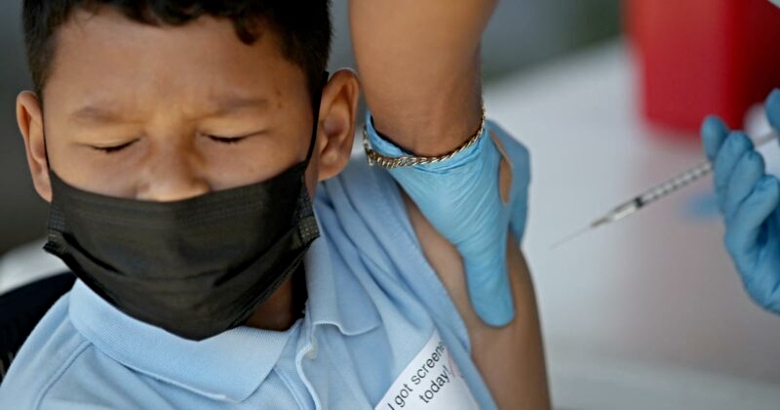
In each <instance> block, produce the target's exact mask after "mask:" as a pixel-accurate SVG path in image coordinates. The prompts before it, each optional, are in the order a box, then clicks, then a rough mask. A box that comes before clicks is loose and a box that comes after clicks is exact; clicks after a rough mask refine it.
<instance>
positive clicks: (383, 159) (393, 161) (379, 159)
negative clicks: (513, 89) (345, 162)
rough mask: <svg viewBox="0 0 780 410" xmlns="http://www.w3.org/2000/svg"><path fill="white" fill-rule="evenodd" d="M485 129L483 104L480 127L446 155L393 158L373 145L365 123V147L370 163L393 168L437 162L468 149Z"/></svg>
mask: <svg viewBox="0 0 780 410" xmlns="http://www.w3.org/2000/svg"><path fill="white" fill-rule="evenodd" d="M484 131H485V107H484V106H482V119H481V120H480V123H479V129H478V130H477V132H476V133H475V134H474V135H472V136H471V138H469V140H468V141H466V142H465V143H464V144H463V145H461V146H460V147H458V148H456V149H455V150H454V151H450V152H448V153H446V154H444V155H439V156H436V157H422V156H415V155H402V156H400V157H396V158H392V157H387V156H384V155H382V154H380V153H378V152H376V151H374V149H373V148H372V147H371V142H370V141H369V140H368V131H367V128H366V125H363V149H365V151H366V158H368V165H371V166H374V165H379V166H380V167H383V168H387V169H392V168H400V167H413V166H415V165H426V164H435V163H437V162H442V161H446V160H448V159H450V158H452V157H454V156H456V155H458V154H460V153H461V152H463V151H464V150H466V149H468V148H469V147H471V146H472V145H474V144H476V143H477V141H479V138H480V137H481V136H482V134H483V133H484Z"/></svg>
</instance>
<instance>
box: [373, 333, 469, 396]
mask: <svg viewBox="0 0 780 410" xmlns="http://www.w3.org/2000/svg"><path fill="white" fill-rule="evenodd" d="M400 409H404V410H409V409H411V410H423V409H424V410H434V409H447V410H459V409H463V410H470V409H478V406H477V402H476V400H474V396H473V395H472V394H471V390H469V387H468V385H467V384H466V380H464V379H463V375H462V374H461V373H460V370H459V369H458V366H457V365H456V364H455V360H453V359H452V356H450V352H449V350H448V349H447V345H445V344H444V342H443V341H442V340H441V337H440V336H439V332H437V331H434V332H433V336H431V339H430V340H428V343H426V344H425V346H424V347H423V348H422V350H420V353H417V356H415V357H414V359H412V361H411V363H409V365H408V366H406V369H404V371H403V372H401V375H400V376H398V379H396V380H395V382H394V383H393V385H392V386H391V387H390V389H389V390H388V391H387V393H385V397H382V400H380V401H379V404H377V405H376V407H374V410H400Z"/></svg>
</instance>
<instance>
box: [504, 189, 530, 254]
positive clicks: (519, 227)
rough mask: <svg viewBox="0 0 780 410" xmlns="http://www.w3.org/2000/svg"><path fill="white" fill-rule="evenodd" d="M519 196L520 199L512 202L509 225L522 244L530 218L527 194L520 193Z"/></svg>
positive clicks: (518, 241)
mask: <svg viewBox="0 0 780 410" xmlns="http://www.w3.org/2000/svg"><path fill="white" fill-rule="evenodd" d="M518 197H519V199H517V200H515V201H513V202H512V203H511V204H510V206H511V207H512V210H511V212H512V213H511V215H510V217H509V218H510V219H509V227H510V228H511V229H512V233H513V234H514V236H515V239H516V240H517V243H518V244H522V243H523V237H524V236H525V226H526V222H527V220H528V198H527V196H526V195H519V196H518Z"/></svg>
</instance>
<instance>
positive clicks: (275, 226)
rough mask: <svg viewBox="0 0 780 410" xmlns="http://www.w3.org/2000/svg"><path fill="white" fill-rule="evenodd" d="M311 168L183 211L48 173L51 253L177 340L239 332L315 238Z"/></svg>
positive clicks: (215, 195) (216, 195) (198, 201)
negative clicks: (89, 187) (83, 188)
mask: <svg viewBox="0 0 780 410" xmlns="http://www.w3.org/2000/svg"><path fill="white" fill-rule="evenodd" d="M319 101H320V98H319V95H317V98H315V104H314V106H315V108H316V109H315V111H314V118H315V121H314V129H313V131H312V138H311V142H310V147H309V153H308V155H307V158H306V160H305V161H303V162H301V163H299V164H297V165H295V166H293V167H292V168H290V169H288V170H287V171H285V172H283V173H282V174H280V175H278V176H276V177H273V178H271V179H269V180H267V181H264V182H260V183H257V184H253V185H248V186H243V187H239V188H234V189H229V190H224V191H218V192H212V193H208V194H205V195H202V196H199V197H195V198H192V199H186V200H182V201H177V202H147V201H138V200H130V199H121V198H113V197H106V196H102V195H98V194H94V193H90V192H85V191H81V190H79V189H76V188H74V187H72V186H69V185H67V184H66V183H64V182H63V181H62V180H61V179H59V177H57V175H56V174H55V173H54V172H53V171H52V172H50V177H51V182H52V195H53V196H52V203H51V211H50V215H49V236H48V243H47V244H46V246H45V249H46V250H47V251H48V252H50V253H52V254H54V255H56V256H58V257H60V258H61V259H62V260H63V261H64V262H65V263H66V264H67V265H68V267H69V268H70V269H71V270H73V272H74V273H75V274H76V275H77V276H78V277H79V279H81V280H82V281H83V282H84V283H86V284H87V285H88V286H89V287H90V288H91V289H92V290H93V291H95V292H96V293H97V294H98V295H100V296H101V297H102V298H103V299H105V300H106V301H108V302H109V303H111V304H112V305H114V306H116V307H117V308H118V309H120V310H121V311H123V312H125V313H126V314H128V315H130V316H132V317H134V318H136V319H138V320H141V321H143V322H146V323H149V324H152V325H155V326H158V327H161V328H163V329H165V330H167V331H169V332H171V333H173V334H176V335H178V336H181V337H184V338H187V339H192V340H202V339H206V338H208V337H211V336H214V335H217V334H219V333H221V332H223V331H225V330H228V329H231V328H234V327H237V326H241V325H243V324H244V323H245V322H246V320H247V319H248V318H249V316H250V315H251V314H252V313H253V312H254V311H255V310H256V309H257V307H258V306H259V305H260V304H262V303H263V301H265V300H266V299H268V297H269V296H271V295H272V294H273V293H274V291H275V290H276V289H277V288H278V287H279V286H280V285H281V284H282V283H283V282H284V281H285V279H287V278H288V277H290V275H291V274H292V273H293V272H294V271H295V270H296V269H297V268H298V267H299V266H300V264H301V262H302V260H303V256H304V254H305V253H306V251H307V250H308V248H309V245H311V243H312V242H313V241H314V240H315V239H316V238H317V237H318V236H319V231H318V229H317V222H316V220H315V218H314V212H313V210H312V204H311V200H310V198H309V194H308V192H307V190H306V184H305V182H304V174H305V172H306V168H307V167H308V164H309V161H310V159H311V155H312V151H313V149H314V141H315V138H316V133H317V121H316V116H317V113H318V112H319V109H318V107H319Z"/></svg>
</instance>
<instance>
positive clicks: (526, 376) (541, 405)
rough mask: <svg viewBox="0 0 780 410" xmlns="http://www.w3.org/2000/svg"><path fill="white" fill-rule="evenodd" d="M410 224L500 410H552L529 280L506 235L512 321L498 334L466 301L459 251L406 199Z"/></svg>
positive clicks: (532, 290) (539, 329)
mask: <svg viewBox="0 0 780 410" xmlns="http://www.w3.org/2000/svg"><path fill="white" fill-rule="evenodd" d="M404 202H405V204H406V208H407V211H408V212H409V218H410V220H411V222H412V226H413V227H414V230H415V232H416V234H417V237H418V239H419V240H420V244H421V245H422V250H423V253H424V254H425V257H426V258H427V259H428V262H429V263H430V264H431V266H432V267H433V269H434V270H435V271H436V272H437V273H438V274H439V277H440V278H441V280H442V282H443V283H444V286H445V287H446V288H447V291H448V292H449V294H450V296H451V297H452V299H453V301H454V302H455V306H456V308H457V309H458V312H459V313H460V315H461V317H462V318H463V321H464V322H465V323H466V328H467V329H468V332H469V338H470V340H471V347H472V351H471V357H472V359H473V360H474V362H475V363H476V365H477V368H478V369H479V371H480V373H481V374H482V377H483V378H484V380H485V383H486V384H487V386H488V388H489V389H490V392H491V394H492V395H493V398H494V399H495V401H496V404H497V405H498V408H500V409H518V410H524V409H528V410H531V409H533V410H539V409H549V408H550V397H549V390H548V385H547V372H546V367H545V359H544V348H543V345H542V333H541V328H540V323H539V315H538V312H537V309H536V296H535V294H534V287H533V282H532V280H531V274H530V272H529V271H528V266H527V265H526V262H525V258H524V256H523V254H522V252H521V251H520V247H519V246H518V245H517V242H515V240H514V237H512V235H511V234H510V238H509V243H508V244H507V247H508V248H507V267H508V269H509V279H510V282H511V284H512V296H513V297H514V300H515V318H514V319H513V320H512V321H511V322H510V323H509V324H508V325H507V326H504V327H501V328H495V327H492V326H488V325H486V324H485V323H484V322H483V321H482V320H481V319H480V318H479V317H478V316H477V314H476V312H475V311H474V309H473V308H472V305H471V301H470V300H469V295H468V288H467V286H466V277H465V273H464V271H463V263H462V261H461V258H460V255H459V254H458V251H457V249H455V248H454V247H453V246H452V245H451V244H450V243H449V242H448V241H447V240H446V239H445V238H443V237H442V236H441V235H439V234H438V232H436V230H435V229H434V228H433V226H431V224H430V223H428V221H427V220H426V219H425V217H424V216H423V215H422V213H421V212H420V211H419V210H418V209H417V207H416V206H415V205H414V202H412V200H411V199H409V198H408V197H407V196H404Z"/></svg>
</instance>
